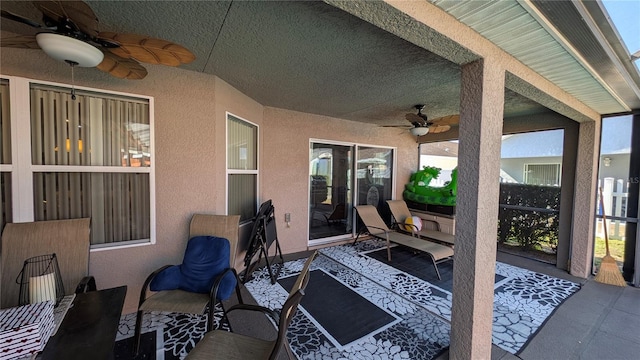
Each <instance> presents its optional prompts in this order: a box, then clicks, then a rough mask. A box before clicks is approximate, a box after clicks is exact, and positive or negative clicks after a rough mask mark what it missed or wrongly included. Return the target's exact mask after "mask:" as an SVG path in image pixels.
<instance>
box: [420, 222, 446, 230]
mask: <svg viewBox="0 0 640 360" xmlns="http://www.w3.org/2000/svg"><path fill="white" fill-rule="evenodd" d="M422 221H428V222H431V223H434V224H436V231H440V232H442V229H440V223H439V222H437V221H435V220H431V219H422Z"/></svg>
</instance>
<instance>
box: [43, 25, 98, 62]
mask: <svg viewBox="0 0 640 360" xmlns="http://www.w3.org/2000/svg"><path fill="white" fill-rule="evenodd" d="M36 41H37V42H38V46H40V48H41V49H42V51H44V52H45V53H46V54H47V55H49V56H50V57H52V58H54V59H56V60H60V61H65V62H73V63H76V64H77V65H76V66H81V67H95V66H97V65H98V64H100V63H101V62H102V59H104V54H103V53H102V51H100V50H98V49H97V48H96V47H94V46H93V45H91V44H88V43H86V42H84V41H81V40H78V39H74V38H71V37H68V36H64V35H59V34H52V33H40V34H37V35H36Z"/></svg>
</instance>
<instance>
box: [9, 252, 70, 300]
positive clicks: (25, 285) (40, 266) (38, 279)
mask: <svg viewBox="0 0 640 360" xmlns="http://www.w3.org/2000/svg"><path fill="white" fill-rule="evenodd" d="M16 283H18V284H20V298H19V299H18V303H19V304H20V305H26V304H34V303H37V302H42V301H49V300H51V301H54V302H55V305H56V306H57V305H58V304H59V303H60V300H62V298H63V297H64V294H65V292H64V285H63V284H62V276H61V275H60V268H59V267H58V259H57V257H56V254H47V255H39V256H34V257H32V258H28V259H27V260H25V261H24V265H23V266H22V270H21V271H20V274H18V277H17V278H16Z"/></svg>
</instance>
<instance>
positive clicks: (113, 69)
mask: <svg viewBox="0 0 640 360" xmlns="http://www.w3.org/2000/svg"><path fill="white" fill-rule="evenodd" d="M96 67H97V68H98V69H99V70H101V71H104V72H106V73H109V74H111V75H113V76H115V77H117V78H120V79H129V80H140V79H143V78H144V77H145V76H147V69H145V68H144V67H143V66H142V65H140V64H138V63H137V62H136V61H135V60H131V59H125V58H121V57H119V56H118V55H116V54H112V53H110V52H108V51H105V52H104V59H103V60H102V62H101V63H100V64H98V66H96Z"/></svg>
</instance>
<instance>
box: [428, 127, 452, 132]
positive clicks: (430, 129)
mask: <svg viewBox="0 0 640 360" xmlns="http://www.w3.org/2000/svg"><path fill="white" fill-rule="evenodd" d="M449 129H451V126H449V125H431V126H429V134H438V133H442V132H445V131H449Z"/></svg>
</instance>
